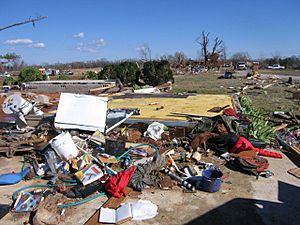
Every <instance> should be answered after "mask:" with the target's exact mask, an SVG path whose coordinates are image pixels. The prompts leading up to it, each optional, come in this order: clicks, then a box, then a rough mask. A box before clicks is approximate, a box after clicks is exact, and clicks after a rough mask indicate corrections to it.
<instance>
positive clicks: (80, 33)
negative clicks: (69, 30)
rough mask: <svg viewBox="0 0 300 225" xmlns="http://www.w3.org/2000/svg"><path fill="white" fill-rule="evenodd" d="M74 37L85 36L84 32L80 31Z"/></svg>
mask: <svg viewBox="0 0 300 225" xmlns="http://www.w3.org/2000/svg"><path fill="white" fill-rule="evenodd" d="M73 37H74V38H84V32H79V33H78V34H74V35H73Z"/></svg>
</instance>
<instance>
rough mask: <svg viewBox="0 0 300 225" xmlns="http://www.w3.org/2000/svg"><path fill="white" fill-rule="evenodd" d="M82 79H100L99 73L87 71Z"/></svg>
mask: <svg viewBox="0 0 300 225" xmlns="http://www.w3.org/2000/svg"><path fill="white" fill-rule="evenodd" d="M81 79H82V80H86V79H88V80H98V74H97V73H95V72H94V71H87V72H85V73H84V74H83V76H82V77H81Z"/></svg>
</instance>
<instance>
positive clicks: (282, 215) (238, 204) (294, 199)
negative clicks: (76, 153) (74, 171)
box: [0, 156, 300, 225]
mask: <svg viewBox="0 0 300 225" xmlns="http://www.w3.org/2000/svg"><path fill="white" fill-rule="evenodd" d="M21 160H22V157H20V156H18V157H14V158H12V159H7V158H4V157H2V158H0V165H1V168H0V174H2V173H7V172H11V171H12V170H14V171H19V170H20V168H21V166H22V162H21ZM268 160H269V161H270V169H271V170H272V171H273V172H274V173H275V175H274V176H273V177H272V178H259V179H258V180H256V179H255V177H254V176H249V175H246V174H242V173H239V172H235V171H232V170H229V169H227V168H225V167H222V171H223V172H224V174H228V175H229V178H228V179H227V180H225V182H223V183H222V188H221V190H220V191H219V192H218V193H206V192H202V191H198V192H197V193H183V192H182V189H180V188H179V187H175V188H174V189H172V190H165V191H163V190H158V189H145V190H144V191H143V193H142V195H141V196H140V197H141V198H142V199H145V200H150V201H152V202H153V203H155V204H157V205H158V208H159V211H158V212H159V214H158V215H157V216H156V217H155V218H153V219H151V220H146V221H131V222H128V223H126V224H127V225H136V224H139V225H148V224H149V225H150V224H155V225H158V224H166V225H168V224H170V225H171V224H172V225H175V224H187V225H194V224H195V225H196V224H197V225H199V224H205V225H207V224H210V225H211V224H218V225H219V224H230V225H240V224H243V225H247V224H249V225H250V224H265V225H279V224H292V225H293V224H295V225H296V224H298V222H299V219H300V218H299V217H300V215H299V203H298V200H299V197H300V196H299V195H300V192H299V186H300V179H297V178H295V177H293V176H291V175H289V174H288V173H287V170H288V169H290V168H293V167H295V165H294V164H293V163H292V162H291V161H290V160H289V159H288V158H287V157H284V158H283V159H282V160H279V159H271V158H268ZM34 183H44V182H41V181H40V180H33V181H29V182H25V181H21V182H20V183H19V184H16V185H11V186H2V187H0V202H1V204H11V203H12V200H11V196H12V193H13V192H14V191H15V190H17V189H19V188H21V187H24V186H26V185H31V184H34ZM62 198H64V197H62ZM106 199H107V197H105V196H104V197H100V198H98V199H95V200H93V201H91V202H89V203H85V204H83V205H80V206H77V207H72V208H67V209H66V211H65V216H64V217H63V218H62V221H61V222H60V223H59V224H65V225H71V224H84V222H85V221H86V220H88V218H89V217H90V216H92V215H93V214H94V212H95V211H96V209H98V208H99V207H100V206H101V205H102V204H103V203H104V202H105V201H106ZM130 200H133V199H128V200H127V201H130ZM28 217H29V214H18V215H16V214H13V213H9V214H8V215H6V216H5V217H4V218H2V219H1V220H0V224H7V225H10V224H22V223H23V222H24V221H26V220H28Z"/></svg>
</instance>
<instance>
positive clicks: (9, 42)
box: [4, 38, 33, 45]
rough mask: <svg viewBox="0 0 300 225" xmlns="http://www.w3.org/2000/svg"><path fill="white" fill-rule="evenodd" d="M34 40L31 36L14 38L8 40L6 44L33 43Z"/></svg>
mask: <svg viewBox="0 0 300 225" xmlns="http://www.w3.org/2000/svg"><path fill="white" fill-rule="evenodd" d="M32 42H33V41H32V39H29V38H18V39H13V40H6V41H5V42H4V44H8V45H17V44H31V43H32Z"/></svg>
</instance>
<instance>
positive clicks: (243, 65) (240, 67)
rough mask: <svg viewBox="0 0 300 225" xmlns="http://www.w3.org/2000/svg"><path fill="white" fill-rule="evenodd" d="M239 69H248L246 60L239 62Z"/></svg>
mask: <svg viewBox="0 0 300 225" xmlns="http://www.w3.org/2000/svg"><path fill="white" fill-rule="evenodd" d="M237 69H238V70H246V69H247V64H246V63H245V62H238V63H237Z"/></svg>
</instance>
